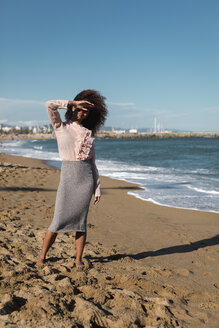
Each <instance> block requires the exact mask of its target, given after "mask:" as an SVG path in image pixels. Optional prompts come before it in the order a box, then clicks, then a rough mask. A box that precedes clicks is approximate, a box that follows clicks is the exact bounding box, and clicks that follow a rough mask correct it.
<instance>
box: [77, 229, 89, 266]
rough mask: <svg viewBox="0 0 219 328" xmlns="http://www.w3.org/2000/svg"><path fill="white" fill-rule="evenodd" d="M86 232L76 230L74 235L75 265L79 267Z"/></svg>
mask: <svg viewBox="0 0 219 328" xmlns="http://www.w3.org/2000/svg"><path fill="white" fill-rule="evenodd" d="M86 236H87V234H86V232H82V231H77V232H76V235H75V245H76V260H75V265H76V267H79V266H81V265H82V260H81V259H82V254H83V250H84V245H85V242H86Z"/></svg>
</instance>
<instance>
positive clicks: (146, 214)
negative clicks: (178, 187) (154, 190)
mask: <svg viewBox="0 0 219 328" xmlns="http://www.w3.org/2000/svg"><path fill="white" fill-rule="evenodd" d="M59 173H60V172H59V171H58V170H54V169H52V168H50V167H48V166H47V165H46V164H45V163H43V162H42V161H40V160H36V159H29V158H22V157H17V156H10V155H5V154H0V174H1V186H0V190H1V194H0V205H1V207H0V218H1V220H0V234H1V239H0V242H1V244H0V245H1V262H0V263H1V270H0V284H1V298H0V315H1V317H0V327H10V328H11V327H69V328H70V327H85V328H86V327H110V328H111V327H112V328H114V327H115V328H117V327H118V328H123V327H124V328H126V327H131V328H133V327H183V328H184V327H189V328H191V327H192V328H193V327H212V328H215V327H217V324H218V319H219V315H218V313H219V269H218V267H219V265H218V254H219V246H218V244H219V235H217V231H218V229H217V228H218V223H219V214H217V213H207V212H199V211H191V210H182V209H175V208H170V207H164V206H158V205H154V204H152V203H150V202H146V201H143V200H140V199H137V198H135V197H133V196H131V195H128V194H127V192H128V191H129V190H134V189H136V188H138V186H137V185H134V184H130V183H126V182H124V181H119V180H113V179H109V178H106V177H101V186H102V194H103V195H102V198H101V202H100V203H99V204H98V205H97V206H94V205H93V200H92V203H91V206H90V211H89V216H88V237H87V244H86V248H85V252H84V262H85V269H84V271H82V272H79V271H77V270H76V268H75V267H74V259H75V246H74V233H65V234H59V235H58V237H57V240H56V243H55V244H54V245H53V247H52V248H51V250H50V251H49V253H48V258H47V261H46V263H45V265H44V266H43V267H42V268H36V267H35V261H36V259H37V256H38V254H39V252H40V249H41V245H42V240H43V237H44V234H45V231H46V229H47V227H48V226H49V224H50V222H51V219H52V216H53V210H54V203H55V196H56V190H57V186H58V183H59Z"/></svg>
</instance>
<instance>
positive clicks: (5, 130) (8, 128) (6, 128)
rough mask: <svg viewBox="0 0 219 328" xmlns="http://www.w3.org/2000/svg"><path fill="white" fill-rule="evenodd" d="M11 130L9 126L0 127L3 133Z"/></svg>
mask: <svg viewBox="0 0 219 328" xmlns="http://www.w3.org/2000/svg"><path fill="white" fill-rule="evenodd" d="M11 130H12V127H10V126H3V127H2V131H4V132H9V131H11Z"/></svg>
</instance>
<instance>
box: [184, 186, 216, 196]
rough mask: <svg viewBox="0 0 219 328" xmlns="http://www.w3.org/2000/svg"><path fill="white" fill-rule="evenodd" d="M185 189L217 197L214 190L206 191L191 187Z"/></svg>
mask: <svg viewBox="0 0 219 328" xmlns="http://www.w3.org/2000/svg"><path fill="white" fill-rule="evenodd" d="M187 188H189V189H192V190H195V191H197V192H202V193H205V194H212V195H218V196H219V191H216V190H206V189H201V188H197V187H192V186H187Z"/></svg>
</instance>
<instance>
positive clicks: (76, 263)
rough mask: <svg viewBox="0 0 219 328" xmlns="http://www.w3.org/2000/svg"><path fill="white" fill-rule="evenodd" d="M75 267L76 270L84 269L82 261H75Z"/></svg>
mask: <svg viewBox="0 0 219 328" xmlns="http://www.w3.org/2000/svg"><path fill="white" fill-rule="evenodd" d="M75 266H76V268H77V269H78V270H82V269H83V268H84V263H83V262H82V261H75Z"/></svg>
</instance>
